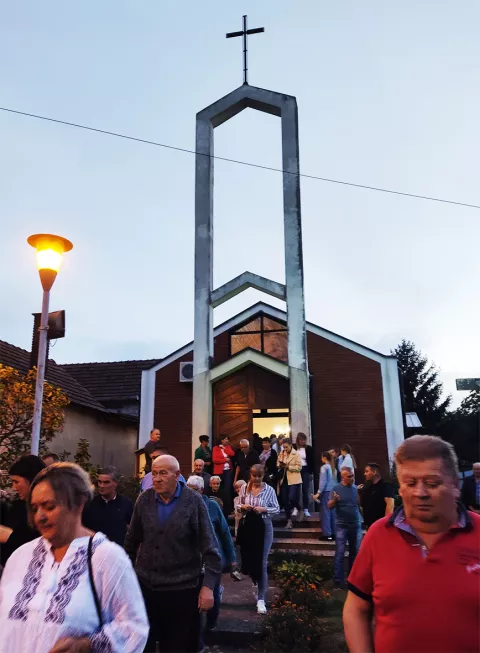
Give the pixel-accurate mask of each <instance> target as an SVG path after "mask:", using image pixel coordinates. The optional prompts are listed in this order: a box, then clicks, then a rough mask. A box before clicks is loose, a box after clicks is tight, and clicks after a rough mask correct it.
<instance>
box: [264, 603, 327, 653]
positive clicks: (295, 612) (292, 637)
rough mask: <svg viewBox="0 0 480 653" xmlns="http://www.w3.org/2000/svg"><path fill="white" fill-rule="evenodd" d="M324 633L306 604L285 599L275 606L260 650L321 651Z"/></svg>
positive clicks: (267, 622)
mask: <svg viewBox="0 0 480 653" xmlns="http://www.w3.org/2000/svg"><path fill="white" fill-rule="evenodd" d="M322 634H323V631H322V628H321V627H319V624H318V621H317V620H316V619H312V616H311V612H310V610H309V609H308V608H306V607H305V606H298V605H297V604H295V603H291V602H290V601H285V602H283V603H282V604H281V605H279V606H273V607H272V609H271V611H270V613H269V615H268V617H267V619H266V621H265V631H264V637H263V638H262V641H261V643H260V650H262V651H268V652H270V651H271V652H272V653H273V652H274V651H285V653H287V652H291V653H300V652H303V651H319V650H321V649H320V640H321V636H322Z"/></svg>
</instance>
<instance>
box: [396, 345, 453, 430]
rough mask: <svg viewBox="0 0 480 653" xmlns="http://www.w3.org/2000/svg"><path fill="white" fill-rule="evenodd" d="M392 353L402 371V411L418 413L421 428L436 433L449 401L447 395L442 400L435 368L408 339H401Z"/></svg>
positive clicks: (441, 386) (437, 372)
mask: <svg viewBox="0 0 480 653" xmlns="http://www.w3.org/2000/svg"><path fill="white" fill-rule="evenodd" d="M391 353H392V354H393V355H394V356H396V358H397V361H398V367H399V369H400V370H401V372H402V382H403V394H404V401H405V411H406V412H414V413H417V415H418V417H419V419H420V422H421V423H422V426H423V428H424V430H426V432H428V433H432V434H436V433H437V427H438V425H439V424H440V422H441V421H442V420H443V419H444V418H445V416H446V415H447V410H448V407H449V405H450V404H451V401H452V397H451V396H450V395H449V396H448V397H447V398H446V399H442V394H443V385H442V383H441V382H440V381H439V371H438V369H437V368H436V367H435V365H434V364H430V363H429V362H428V358H427V357H426V356H425V355H424V354H422V352H421V351H419V350H418V349H416V348H415V345H414V343H413V342H409V341H408V340H402V342H401V343H400V344H399V345H398V347H397V348H396V349H395V350H393V351H392V352H391Z"/></svg>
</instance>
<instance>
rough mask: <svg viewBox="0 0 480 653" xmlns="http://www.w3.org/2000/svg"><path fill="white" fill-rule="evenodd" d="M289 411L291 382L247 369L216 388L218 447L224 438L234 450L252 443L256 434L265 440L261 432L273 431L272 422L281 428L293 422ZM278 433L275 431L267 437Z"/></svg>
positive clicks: (257, 369) (214, 432)
mask: <svg viewBox="0 0 480 653" xmlns="http://www.w3.org/2000/svg"><path fill="white" fill-rule="evenodd" d="M271 411H272V412H271ZM289 411H290V388H289V383H288V379H285V378H283V377H281V376H278V375H277V374H274V373H273V372H269V371H267V370H265V369H263V368H261V367H258V366H256V365H247V367H244V368H242V369H241V370H238V372H234V373H233V374H231V375H230V376H227V377H225V378H224V379H221V380H220V381H217V382H216V383H215V384H214V385H213V412H214V419H213V427H214V429H213V434H214V444H216V443H217V442H218V438H219V436H220V434H225V435H228V437H229V438H230V443H231V445H232V446H233V447H238V443H239V442H240V440H241V439H242V438H247V439H249V440H250V441H251V439H252V434H253V433H255V432H258V433H260V435H262V437H264V436H263V434H262V432H261V431H264V430H268V429H271V427H272V425H273V422H271V420H272V419H274V421H275V425H273V426H277V427H280V425H283V424H285V423H286V421H287V420H288V419H289ZM262 422H263V423H264V426H263V427H262ZM274 432H275V428H274V429H273V430H269V432H268V433H267V435H270V434H271V433H274Z"/></svg>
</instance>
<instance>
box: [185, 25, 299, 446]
mask: <svg viewBox="0 0 480 653" xmlns="http://www.w3.org/2000/svg"><path fill="white" fill-rule="evenodd" d="M259 30H262V28H259ZM259 30H250V31H247V30H246V17H244V31H243V32H238V33H233V36H240V35H242V34H243V36H244V84H243V85H242V86H240V88H237V89H236V90H235V91H233V92H232V93H229V94H228V95H226V96H225V97H223V98H221V99H220V100H218V101H217V102H214V103H213V104H211V105H210V106H208V107H206V108H205V109H203V110H202V111H200V112H199V113H197V122H196V124H197V127H196V152H197V154H196V163H195V166H196V168H195V330H194V333H195V336H194V338H195V339H194V349H193V419H192V452H193V450H194V449H195V448H196V446H197V443H198V437H199V436H200V435H202V434H206V435H209V436H210V438H211V436H212V383H211V378H210V370H211V365H212V361H213V353H214V352H213V309H214V308H215V307H216V306H219V305H220V304H222V303H224V302H226V301H228V300H229V299H231V298H232V297H234V296H235V295H237V294H239V293H241V292H243V291H244V290H246V289H247V288H256V289H257V290H261V291H263V292H265V293H267V294H269V295H272V296H274V297H277V298H278V299H282V300H284V301H285V302H286V308H287V329H288V378H289V383H290V425H291V432H292V435H293V436H294V437H295V436H296V434H297V433H298V432H299V431H302V432H303V433H305V434H306V435H307V438H308V441H309V442H311V429H310V400H309V374H308V360H307V346H306V328H305V298H304V284H303V254H302V227H301V209H300V177H299V172H300V167H299V144H298V111H297V101H296V99H295V98H294V97H292V96H290V95H284V94H283V93H277V92H275V91H268V90H266V89H263V88H257V87H255V86H250V85H249V84H248V83H247V82H246V79H247V77H246V74H247V70H246V34H248V33H250V32H255V31H259ZM227 36H228V35H227ZM247 108H250V109H255V110H256V111H263V112H264V113H268V114H270V115H273V116H277V117H278V118H280V120H281V121H282V163H283V222H284V236H285V281H286V282H285V285H283V284H280V283H277V282H275V281H271V280H269V279H266V278H264V277H261V276H259V275H256V274H254V273H251V272H244V273H243V274H241V275H240V276H239V277H236V278H235V279H232V280H231V281H229V282H228V283H226V284H224V285H223V286H221V287H219V288H216V289H214V288H213V183H214V176H213V172H214V158H213V156H214V129H215V127H218V126H219V125H222V124H223V123H224V122H226V121H227V120H230V119H231V118H234V117H235V116H236V115H237V114H238V113H240V112H241V111H243V110H244V109H247Z"/></svg>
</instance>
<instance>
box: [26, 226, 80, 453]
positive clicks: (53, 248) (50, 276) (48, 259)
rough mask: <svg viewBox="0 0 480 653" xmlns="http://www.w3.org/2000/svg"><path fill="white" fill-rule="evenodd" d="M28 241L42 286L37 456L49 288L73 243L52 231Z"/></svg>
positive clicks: (35, 411) (35, 431) (34, 430)
mask: <svg viewBox="0 0 480 653" xmlns="http://www.w3.org/2000/svg"><path fill="white" fill-rule="evenodd" d="M27 242H28V244H29V245H31V246H32V247H34V248H35V249H36V250H37V268H38V272H39V274H40V281H41V282H42V288H43V301H42V315H41V318H40V327H39V329H38V330H39V332H40V333H39V339H38V362H37V381H36V385H35V406H34V409H33V422H32V447H31V452H32V454H33V455H35V456H38V451H39V447H40V425H41V422H42V402H43V383H44V380H45V365H46V360H45V358H46V354H47V331H48V305H49V302H50V289H51V287H52V286H53V283H54V281H55V279H56V276H57V272H58V270H59V269H60V264H61V263H62V258H63V254H64V253H65V252H69V251H70V250H71V249H72V247H73V245H72V243H71V242H70V241H69V240H67V239H66V238H62V237H61V236H53V235H52V234H35V235H34V236H30V237H29V238H28V239H27Z"/></svg>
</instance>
